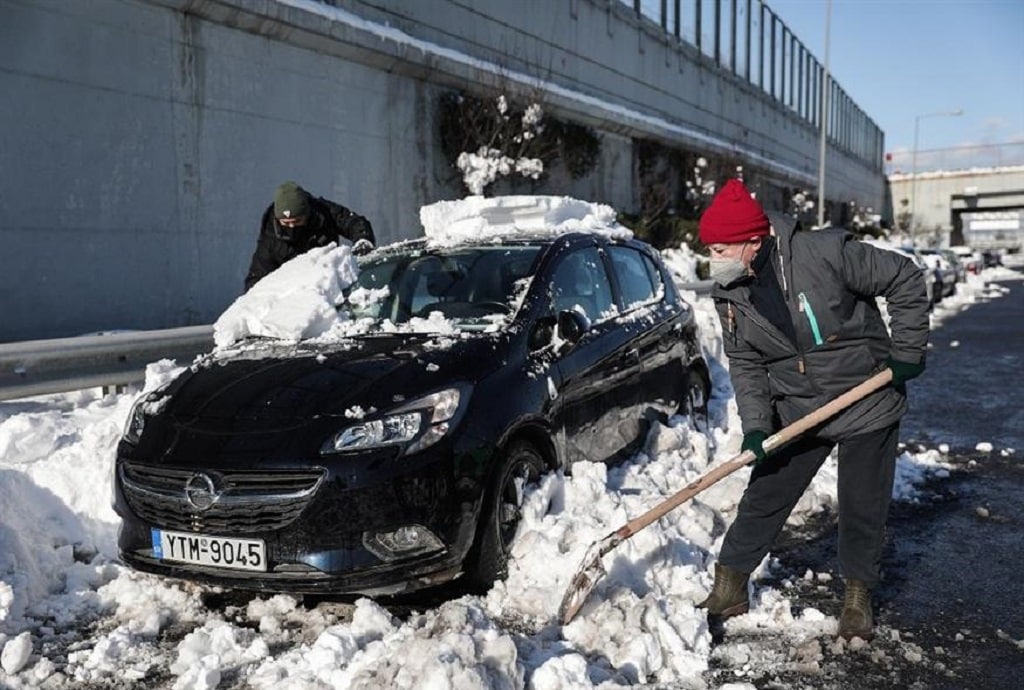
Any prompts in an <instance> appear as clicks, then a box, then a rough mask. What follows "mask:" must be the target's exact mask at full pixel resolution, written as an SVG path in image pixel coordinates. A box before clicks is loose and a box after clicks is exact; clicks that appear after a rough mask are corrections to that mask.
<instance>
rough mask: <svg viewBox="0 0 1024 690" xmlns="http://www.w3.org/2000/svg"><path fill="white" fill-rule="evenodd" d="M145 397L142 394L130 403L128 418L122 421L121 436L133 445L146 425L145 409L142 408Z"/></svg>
mask: <svg viewBox="0 0 1024 690" xmlns="http://www.w3.org/2000/svg"><path fill="white" fill-rule="evenodd" d="M146 397H147V396H142V397H141V398H139V399H138V400H136V401H135V404H134V405H132V411H131V412H129V413H128V420H127V421H126V422H125V423H124V434H122V436H121V438H122V439H123V440H124V441H125V442H126V443H130V444H132V445H133V446H134V445H136V444H137V443H138V442H139V438H141V437H142V430H143V429H144V428H145V426H146V411H145V408H144V405H145V403H146Z"/></svg>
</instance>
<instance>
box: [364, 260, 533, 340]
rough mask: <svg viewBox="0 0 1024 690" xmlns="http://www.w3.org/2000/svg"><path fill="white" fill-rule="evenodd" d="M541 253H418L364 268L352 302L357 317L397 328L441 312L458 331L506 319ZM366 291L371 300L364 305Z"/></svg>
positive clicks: (514, 306) (517, 302) (517, 300)
mask: <svg viewBox="0 0 1024 690" xmlns="http://www.w3.org/2000/svg"><path fill="white" fill-rule="evenodd" d="M538 252H539V247H535V246H515V247H500V246H495V247H473V248H458V249H449V250H439V251H432V252H423V251H412V252H410V253H409V254H406V255H400V256H390V257H386V258H384V259H383V260H379V261H375V262H368V263H366V264H364V265H362V266H361V268H360V273H359V278H358V280H357V283H356V284H355V285H353V286H351V288H349V289H348V290H347V291H346V293H347V298H348V301H349V303H350V308H351V309H352V311H353V313H354V315H355V316H356V317H357V318H364V317H369V318H371V319H374V320H379V321H382V322H383V321H385V320H388V321H391V322H392V323H395V324H401V323H406V322H408V321H409V320H410V319H412V318H413V317H421V318H427V317H428V316H430V314H432V313H433V312H440V313H441V315H442V317H444V318H445V319H449V320H451V321H452V322H453V325H455V326H456V327H459V328H461V327H464V326H465V327H468V328H470V329H473V328H474V325H473V324H474V322H479V321H481V320H485V321H487V320H491V321H493V319H492V318H491V317H494V316H501V317H505V316H508V315H511V314H513V313H514V312H515V311H516V309H517V308H518V304H519V300H520V298H521V297H522V294H523V292H524V291H525V288H526V285H527V284H528V282H529V278H530V276H531V274H532V271H533V264H534V262H535V259H536V257H537V253H538ZM360 289H362V290H364V291H366V292H367V293H369V297H362V298H361V299H360V300H359V301H358V303H357V301H356V299H354V298H355V297H357V296H359V294H360V292H359V290H360Z"/></svg>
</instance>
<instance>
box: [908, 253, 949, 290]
mask: <svg viewBox="0 0 1024 690" xmlns="http://www.w3.org/2000/svg"><path fill="white" fill-rule="evenodd" d="M917 253H918V255H919V256H920V257H921V258H922V259H923V260H924V262H925V263H926V264H928V265H929V266H931V267H932V268H933V269H934V270H935V279H936V280H935V282H936V285H937V287H938V289H939V292H940V293H941V295H942V296H943V297H949V296H950V295H952V294H953V293H954V292H956V283H957V275H956V269H955V268H954V267H953V265H952V264H951V263H950V262H949V259H947V258H946V257H945V256H943V254H942V252H941V251H940V250H938V249H917Z"/></svg>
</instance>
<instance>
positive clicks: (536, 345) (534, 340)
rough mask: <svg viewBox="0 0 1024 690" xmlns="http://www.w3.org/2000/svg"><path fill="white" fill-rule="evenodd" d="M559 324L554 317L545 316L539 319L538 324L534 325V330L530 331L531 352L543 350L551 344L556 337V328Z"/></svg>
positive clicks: (529, 345) (529, 344) (529, 343)
mask: <svg viewBox="0 0 1024 690" xmlns="http://www.w3.org/2000/svg"><path fill="white" fill-rule="evenodd" d="M557 323H558V322H557V320H556V319H555V317H554V316H543V317H541V318H539V319H537V322H536V323H535V324H533V330H531V331H530V336H529V339H528V341H527V342H528V347H529V348H530V351H531V352H536V351H537V350H543V349H544V348H545V347H547V346H548V345H550V344H551V339H552V338H553V337H554V336H555V326H556V325H557Z"/></svg>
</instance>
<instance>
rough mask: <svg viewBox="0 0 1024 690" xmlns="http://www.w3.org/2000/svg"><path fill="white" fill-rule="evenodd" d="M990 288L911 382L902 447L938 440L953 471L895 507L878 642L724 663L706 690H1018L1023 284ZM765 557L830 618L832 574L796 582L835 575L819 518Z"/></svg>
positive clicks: (829, 536)
mask: <svg viewBox="0 0 1024 690" xmlns="http://www.w3.org/2000/svg"><path fill="white" fill-rule="evenodd" d="M999 284H1000V285H1001V286H1003V287H1005V288H1009V290H1010V292H1009V294H1007V295H1004V296H1002V297H998V298H996V299H993V300H991V301H987V302H983V303H980V304H975V305H972V306H971V307H970V308H969V309H967V310H965V311H962V312H960V313H959V314H956V315H954V316H951V317H949V318H948V319H947V320H946V321H945V322H944V323H943V324H942V326H941V328H939V329H937V330H935V331H934V332H933V333H932V337H931V343H932V346H931V349H930V350H929V354H928V368H927V371H926V373H925V375H924V376H922V377H921V378H920V379H918V380H915V381H912V382H910V384H909V388H910V395H911V411H910V412H909V413H908V414H907V416H906V417H905V418H904V421H903V425H902V429H901V435H900V436H901V439H904V440H905V442H906V443H907V445H908V446H910V447H911V448H914V449H916V446H917V445H922V446H924V447H927V448H937V447H939V446H940V444H947V445H948V446H949V458H948V459H949V461H950V462H952V463H953V464H954V465H955V469H954V470H953V471H952V472H951V473H950V476H949V478H945V479H939V480H936V481H933V482H932V483H930V484H929V485H928V486H927V487H926V497H925V499H924V500H923V501H921V502H920V503H918V504H908V503H899V504H895V505H894V506H893V509H892V511H891V514H890V519H889V523H888V529H887V544H886V549H885V553H884V556H883V569H884V575H883V577H884V583H883V584H882V586H881V587H880V588H879V589H878V591H876V593H875V612H876V626H877V630H878V636H877V637H876V638H875V640H874V641H873V642H872V643H871V644H870V645H868V646H865V647H863V648H860V649H855V648H850V647H845V646H837V645H835V644H834V643H833V642H832V641H830V640H824V639H823V640H821V641H820V645H819V647H818V648H817V649H816V650H815V651H814V654H812V657H813V663H811V664H806V663H805V664H803V665H800V664H796V665H794V664H789V665H785V664H783V665H778V664H777V665H774V666H773V667H769V668H767V669H766V670H765V671H764V672H763V673H759V672H758V671H757V670H756V669H753V670H752V671H751V670H748V671H747V673H746V674H745V677H743V678H742V679H737V678H732V677H731V676H732V675H733V674H734V672H735V669H731V668H729V667H728V663H721V664H716V667H714V668H713V669H712V672H711V673H710V674H709V676H710V677H709V678H708V680H710V681H711V682H712V687H713V686H714V685H713V684H714V683H723V682H727V681H729V680H743V681H745V682H749V683H752V684H754V685H755V687H757V688H820V689H824V688H829V689H837V690H859V689H861V688H864V689H867V688H871V689H877V688H921V689H925V688H927V689H928V690H931V689H933V688H935V689H949V690H954V689H956V690H959V689H961V688H962V689H972V690H973V689H976V688H977V689H985V690H989V689H991V690H1002V689H1006V690H1009V689H1011V688H1012V689H1014V690H1016V689H1017V688H1022V687H1024V610H1022V601H1021V600H1022V598H1024V385H1022V383H1024V381H1022V379H1024V282H1022V281H1020V280H1016V281H1005V282H1001V283H999ZM979 443H990V444H991V445H992V446H993V449H992V451H986V450H984V449H980V450H979V449H978V448H977V446H978V444H979ZM1007 449H1013V450H1014V452H1013V453H1009V452H1001V451H1007ZM774 555H775V556H777V557H778V559H779V563H780V567H779V568H778V571H777V572H773V575H772V577H773V578H778V581H779V583H781V582H782V580H786V579H788V580H789V581H790V582H795V583H796V587H795V596H794V598H793V602H794V604H793V605H794V608H796V609H802V608H805V607H809V606H813V607H815V608H817V609H819V610H821V611H825V612H827V613H830V614H831V615H838V613H839V610H840V608H841V604H842V584H841V579H840V578H839V577H836V578H834V579H833V580H832V581H831V582H830V583H827V585H826V586H824V587H823V586H822V583H821V582H817V581H811V582H805V581H803V580H802V579H801V578H800V575H802V574H803V573H804V572H806V571H807V570H808V569H810V570H811V571H813V572H816V573H820V572H831V573H834V574H836V575H838V562H837V559H836V534H835V529H834V527H833V526H832V520H831V519H830V517H829V516H825V517H824V518H823V519H822V520H821V522H819V524H817V525H816V526H812V527H811V529H810V530H806V531H804V532H803V533H801V534H797V533H788V534H787V535H786V536H785V538H784V540H783V543H782V544H780V545H778V548H777V549H776V550H775V551H774ZM766 584H768V585H769V586H772V585H773V583H771V582H768V583H766ZM775 584H778V583H775ZM749 643H750V644H752V645H758V644H761V645H772V644H779V643H778V642H775V643H773V642H770V641H766V640H765V638H761V639H759V640H750V641H749ZM731 644H735V641H732V642H731ZM800 653H801V651H800V650H797V653H796V656H797V658H799V656H800ZM782 658H785V656H784V655H783V656H782ZM790 658H793V652H792V651H791V652H790ZM780 666H781V667H782V668H780Z"/></svg>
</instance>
